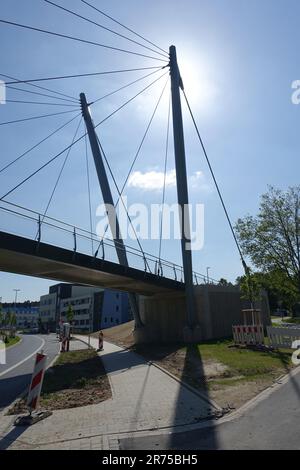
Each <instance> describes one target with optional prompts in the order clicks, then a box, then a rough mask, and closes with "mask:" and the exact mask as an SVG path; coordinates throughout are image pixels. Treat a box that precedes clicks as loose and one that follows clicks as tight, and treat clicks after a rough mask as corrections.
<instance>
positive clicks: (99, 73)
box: [6, 65, 164, 85]
mask: <svg viewBox="0 0 300 470" xmlns="http://www.w3.org/2000/svg"><path fill="white" fill-rule="evenodd" d="M162 68H164V66H161V65H156V66H152V67H138V68H134V69H121V70H105V71H104V72H91V73H79V74H75V75H60V76H54V77H43V78H33V79H29V80H15V81H13V82H6V85H13V84H17V83H20V84H21V83H28V84H29V83H35V82H47V81H53V80H66V79H70V78H84V77H97V76H101V75H113V74H117V73H126V72H139V71H142V70H152V69H157V70H159V69H162Z"/></svg>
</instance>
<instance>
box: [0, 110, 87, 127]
mask: <svg viewBox="0 0 300 470" xmlns="http://www.w3.org/2000/svg"><path fill="white" fill-rule="evenodd" d="M77 111H78V109H72V110H69V111H62V112H60V113H52V114H43V115H41V116H32V117H29V118H24V119H16V120H14V121H7V122H0V126H6V125H8V124H17V123H20V122H26V121H33V120H35V119H43V118H47V117H53V116H61V115H62V114H67V113H76V112H77Z"/></svg>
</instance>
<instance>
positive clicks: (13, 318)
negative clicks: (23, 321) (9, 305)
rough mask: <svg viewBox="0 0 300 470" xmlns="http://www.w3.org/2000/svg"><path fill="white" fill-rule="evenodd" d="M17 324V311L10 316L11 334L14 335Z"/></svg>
mask: <svg viewBox="0 0 300 470" xmlns="http://www.w3.org/2000/svg"><path fill="white" fill-rule="evenodd" d="M16 325H17V317H16V314H15V313H12V314H11V316H10V335H11V336H13V337H14V335H15V327H16Z"/></svg>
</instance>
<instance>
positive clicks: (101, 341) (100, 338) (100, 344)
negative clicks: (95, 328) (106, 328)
mask: <svg viewBox="0 0 300 470" xmlns="http://www.w3.org/2000/svg"><path fill="white" fill-rule="evenodd" d="M103 336H104V335H103V331H102V330H100V331H99V346H98V351H103Z"/></svg>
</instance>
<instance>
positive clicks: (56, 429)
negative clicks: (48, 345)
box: [0, 336, 218, 450]
mask: <svg viewBox="0 0 300 470" xmlns="http://www.w3.org/2000/svg"><path fill="white" fill-rule="evenodd" d="M77 338H81V339H86V337H85V338H84V337H79V336H77ZM97 344H98V341H97V340H96V339H94V338H91V345H92V346H93V347H95V348H96V347H97ZM100 356H101V358H102V361H103V364H104V367H105V369H106V372H107V374H108V377H109V380H110V384H111V388H112V399H110V400H107V401H105V402H102V403H99V404H98V405H89V406H85V407H81V408H73V409H71V410H58V411H55V412H54V413H53V415H52V416H51V417H49V418H47V419H46V420H44V421H41V422H39V423H37V424H35V425H34V426H32V427H30V428H27V429H25V428H14V426H13V418H12V417H10V416H3V415H2V416H1V415H0V449H1V448H6V449H99V450H100V449H106V450H112V449H118V438H119V437H120V435H131V436H133V435H136V434H137V433H138V434H140V433H142V434H144V433H145V432H146V433H147V434H150V433H151V432H154V431H155V432H158V431H159V430H161V431H163V430H164V431H166V430H167V429H168V428H169V429H170V430H171V428H173V429H174V427H179V426H189V425H195V424H196V423H199V422H200V421H202V420H203V419H205V418H207V417H208V416H209V415H210V414H211V413H213V412H215V411H216V410H217V409H218V407H217V405H215V404H214V403H212V402H209V401H208V400H207V399H205V397H201V396H200V395H199V394H197V393H194V392H193V391H192V390H191V389H189V388H187V387H185V386H183V385H182V384H181V383H180V382H179V381H177V380H175V379H174V378H172V377H171V376H169V375H168V374H167V373H165V372H163V371H162V370H161V369H159V368H158V367H156V366H155V365H152V364H149V363H147V362H146V361H145V360H144V359H143V358H141V357H140V356H138V355H137V354H135V353H133V352H131V351H128V350H124V349H122V348H120V347H118V346H116V345H113V344H111V343H107V342H105V343H104V351H102V352H101V353H100ZM1 438H2V439H1Z"/></svg>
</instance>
